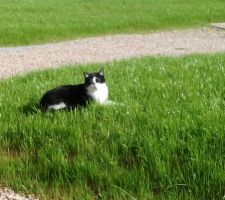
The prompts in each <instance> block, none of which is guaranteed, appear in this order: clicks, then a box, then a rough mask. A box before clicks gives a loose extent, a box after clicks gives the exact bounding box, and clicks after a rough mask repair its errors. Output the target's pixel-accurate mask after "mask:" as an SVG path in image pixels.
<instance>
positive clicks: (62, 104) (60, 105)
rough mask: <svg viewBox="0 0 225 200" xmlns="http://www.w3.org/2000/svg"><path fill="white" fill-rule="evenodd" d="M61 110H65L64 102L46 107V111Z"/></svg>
mask: <svg viewBox="0 0 225 200" xmlns="http://www.w3.org/2000/svg"><path fill="white" fill-rule="evenodd" d="M62 108H66V104H65V103H64V102H60V103H58V104H54V105H50V106H48V109H50V110H59V109H62Z"/></svg>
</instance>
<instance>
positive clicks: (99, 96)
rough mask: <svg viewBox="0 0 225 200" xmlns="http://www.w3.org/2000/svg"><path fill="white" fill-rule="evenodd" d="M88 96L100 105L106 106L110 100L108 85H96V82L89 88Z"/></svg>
mask: <svg viewBox="0 0 225 200" xmlns="http://www.w3.org/2000/svg"><path fill="white" fill-rule="evenodd" d="M94 78H95V77H94ZM93 82H94V80H93ZM87 94H88V95H89V96H90V97H91V98H92V99H93V100H94V101H96V102H98V103H100V104H104V103H105V102H106V101H107V100H108V95H109V91H108V87H107V85H106V83H96V80H95V83H94V84H93V85H90V86H88V87H87Z"/></svg>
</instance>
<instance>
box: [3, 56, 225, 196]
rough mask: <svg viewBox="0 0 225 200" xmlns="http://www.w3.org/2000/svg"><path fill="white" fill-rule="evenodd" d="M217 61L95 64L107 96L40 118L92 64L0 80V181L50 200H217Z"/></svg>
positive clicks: (224, 182) (224, 108)
mask: <svg viewBox="0 0 225 200" xmlns="http://www.w3.org/2000/svg"><path fill="white" fill-rule="evenodd" d="M224 60H225V54H219V55H213V56H206V55H202V56H201V55H199V56H187V57H182V58H167V57H159V58H152V57H150V58H148V57H146V58H140V59H132V60H128V61H121V62H115V63H109V64H106V66H105V71H106V77H107V81H108V86H109V88H110V99H111V100H113V101H115V102H118V103H120V104H122V105H117V106H99V105H94V104H92V105H90V106H88V107H87V108H85V109H82V110H74V111H72V112H66V111H62V112H55V113H51V112H47V113H41V112H40V111H39V110H38V109H37V104H38V102H39V99H40V98H41V96H42V95H43V93H44V92H45V91H46V90H49V89H51V88H54V87H56V86H58V85H61V84H71V83H74V84H75V83H80V82H82V80H83V77H82V73H83V71H89V72H92V71H95V70H98V69H99V66H97V65H87V66H83V67H81V68H77V67H68V68H61V69H55V70H47V71H43V72H35V73H31V74H28V75H25V76H21V77H14V78H12V79H8V80H2V81H1V87H0V109H1V112H0V123H1V124H0V155H1V159H0V177H1V178H0V184H2V185H7V186H11V187H13V188H14V189H16V190H18V191H23V192H27V193H30V192H35V193H37V195H38V196H40V197H44V198H49V199H51V195H53V196H54V199H57V198H59V197H60V195H62V196H63V198H64V199H67V198H68V199H72V196H75V197H77V199H93V197H95V196H97V195H98V194H99V193H100V194H101V195H102V197H103V199H132V198H137V199H171V200H172V199H173V200H174V199H222V197H223V196H224V187H225V157H224V155H225V135H224V130H225V123H224V121H225V101H224V98H225V88H224V86H225V73H224V71H225V63H224Z"/></svg>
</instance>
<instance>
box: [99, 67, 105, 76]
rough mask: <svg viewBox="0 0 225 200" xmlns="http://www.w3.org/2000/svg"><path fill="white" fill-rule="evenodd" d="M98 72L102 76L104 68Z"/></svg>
mask: <svg viewBox="0 0 225 200" xmlns="http://www.w3.org/2000/svg"><path fill="white" fill-rule="evenodd" d="M98 74H99V75H100V76H104V69H103V68H102V69H101V70H100V71H99V72H98Z"/></svg>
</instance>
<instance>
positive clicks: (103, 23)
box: [0, 0, 225, 46]
mask: <svg viewBox="0 0 225 200" xmlns="http://www.w3.org/2000/svg"><path fill="white" fill-rule="evenodd" d="M224 10H225V4H224V0H213V1H212V0H204V1H203V0H185V1H183V0H127V1H123V0H92V1H90V0H82V1H81V0H38V1H35V0H20V1H17V0H1V3H0V13H1V14H0V22H1V27H0V45H1V46H10V45H26V44H34V43H45V42H53V41H61V40H68V39H74V38H78V37H86V36H95V35H103V34H115V33H129V32H146V31H147V32H149V31H155V30H162V29H171V28H185V27H190V26H192V27H193V26H202V25H207V24H209V23H210V22H220V21H224V20H225V12H224Z"/></svg>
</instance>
